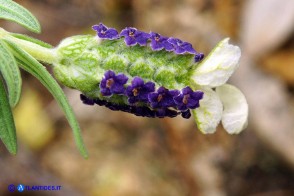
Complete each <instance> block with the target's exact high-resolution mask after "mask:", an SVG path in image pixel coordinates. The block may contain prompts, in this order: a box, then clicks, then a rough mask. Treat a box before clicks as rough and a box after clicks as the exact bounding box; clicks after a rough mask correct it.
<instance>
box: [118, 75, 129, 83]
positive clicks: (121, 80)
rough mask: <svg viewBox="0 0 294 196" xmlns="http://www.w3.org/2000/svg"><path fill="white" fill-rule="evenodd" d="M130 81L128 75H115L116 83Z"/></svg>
mask: <svg viewBox="0 0 294 196" xmlns="http://www.w3.org/2000/svg"><path fill="white" fill-rule="evenodd" d="M127 81H128V77H127V76H126V75H125V74H117V76H115V83H119V84H122V85H123V84H125V83H127Z"/></svg>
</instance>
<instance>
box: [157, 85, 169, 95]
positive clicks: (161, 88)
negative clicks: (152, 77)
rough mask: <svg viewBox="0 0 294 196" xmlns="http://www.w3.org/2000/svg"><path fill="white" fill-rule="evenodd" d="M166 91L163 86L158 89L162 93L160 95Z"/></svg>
mask: <svg viewBox="0 0 294 196" xmlns="http://www.w3.org/2000/svg"><path fill="white" fill-rule="evenodd" d="M166 91H167V89H166V88H164V87H163V86H161V87H159V88H158V89H157V92H158V93H160V94H162V93H165V92H166Z"/></svg>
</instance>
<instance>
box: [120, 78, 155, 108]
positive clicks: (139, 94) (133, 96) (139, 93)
mask: <svg viewBox="0 0 294 196" xmlns="http://www.w3.org/2000/svg"><path fill="white" fill-rule="evenodd" d="M154 91H155V84H154V83H153V82H146V83H145V84H144V80H143V79H142V78H140V77H135V78H134V79H133V81H132V85H130V86H128V87H127V89H126V94H127V96H128V102H129V103H130V104H134V103H136V102H138V101H142V102H147V101H148V94H149V93H151V92H154Z"/></svg>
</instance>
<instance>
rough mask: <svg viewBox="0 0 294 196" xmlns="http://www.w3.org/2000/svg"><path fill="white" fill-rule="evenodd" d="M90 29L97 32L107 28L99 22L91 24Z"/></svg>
mask: <svg viewBox="0 0 294 196" xmlns="http://www.w3.org/2000/svg"><path fill="white" fill-rule="evenodd" d="M92 29H93V30H95V31H97V32H102V31H106V30H107V29H108V28H107V27H106V26H105V25H104V24H102V23H100V24H99V25H94V26H92Z"/></svg>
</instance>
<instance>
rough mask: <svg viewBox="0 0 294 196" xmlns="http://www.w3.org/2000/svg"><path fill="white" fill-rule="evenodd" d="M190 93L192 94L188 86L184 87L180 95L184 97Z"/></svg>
mask: <svg viewBox="0 0 294 196" xmlns="http://www.w3.org/2000/svg"><path fill="white" fill-rule="evenodd" d="M192 92H193V90H192V89H191V88H190V87H189V86H186V87H185V88H183V89H182V93H183V94H184V95H186V94H190V93H192Z"/></svg>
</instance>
